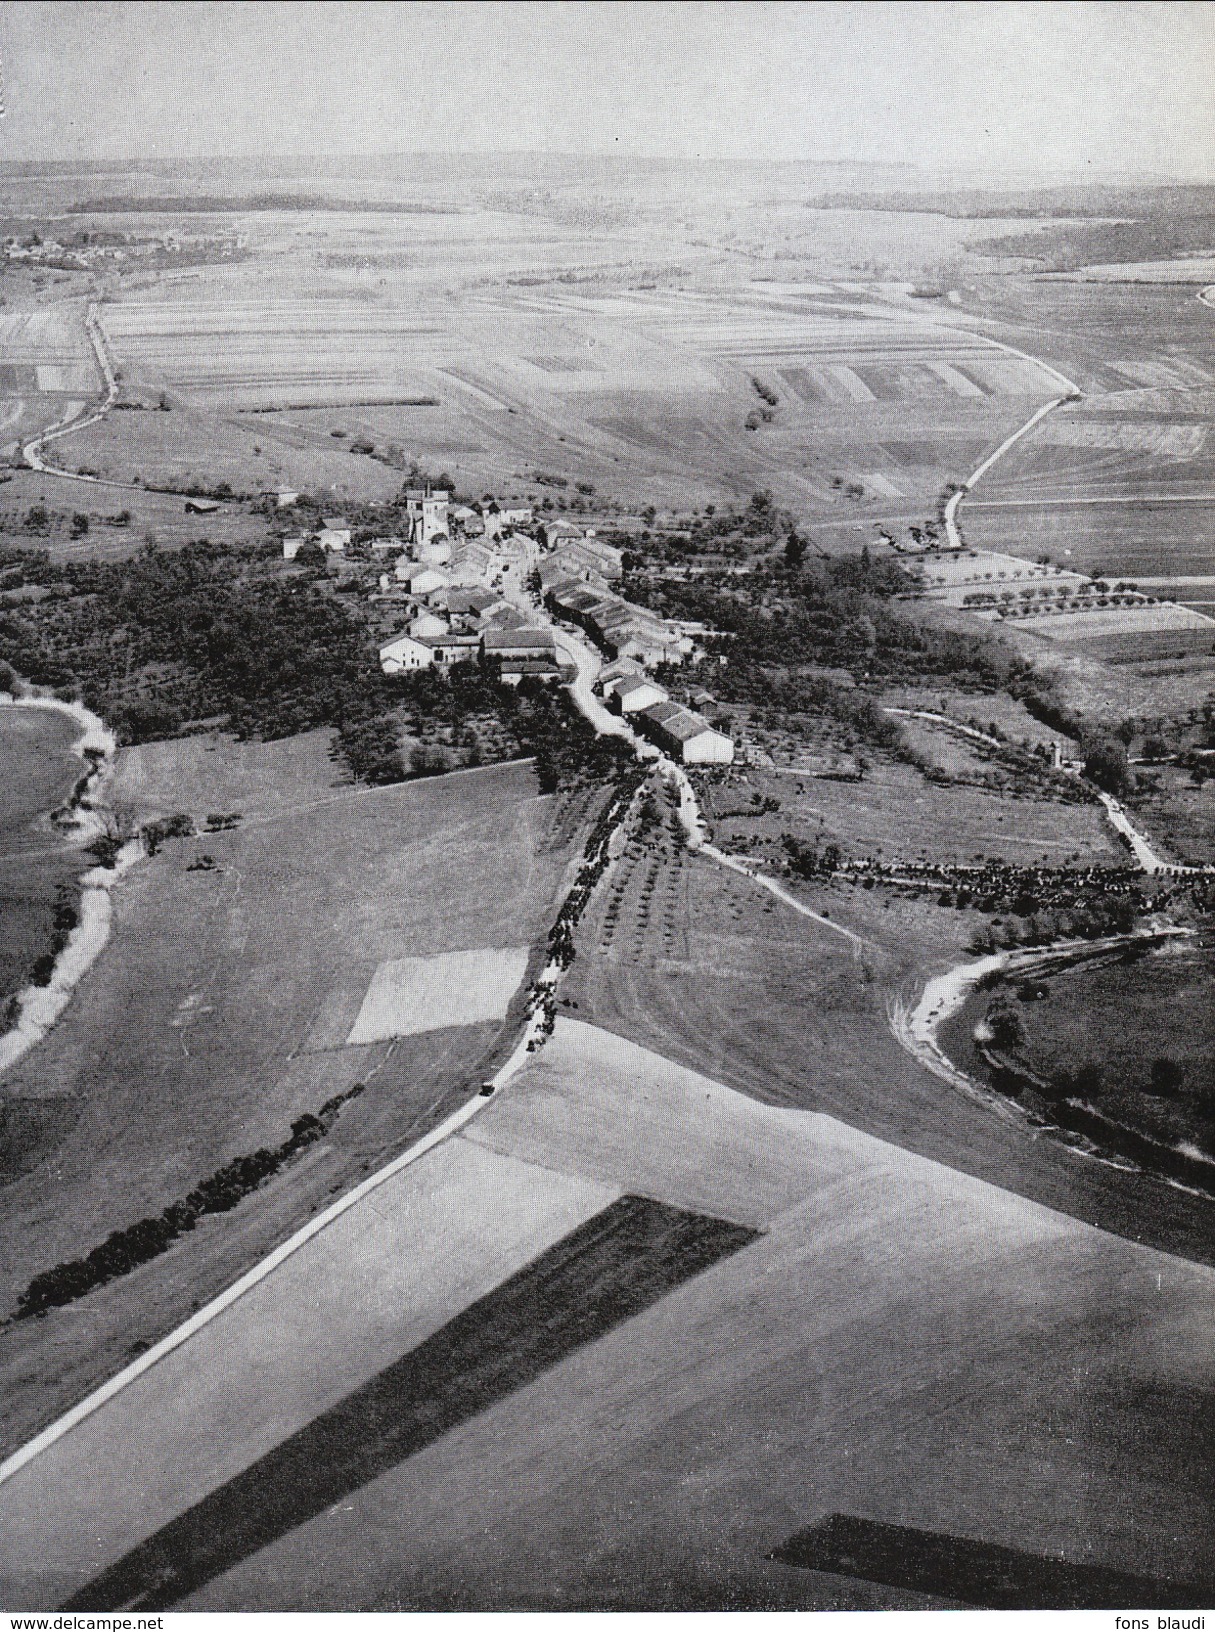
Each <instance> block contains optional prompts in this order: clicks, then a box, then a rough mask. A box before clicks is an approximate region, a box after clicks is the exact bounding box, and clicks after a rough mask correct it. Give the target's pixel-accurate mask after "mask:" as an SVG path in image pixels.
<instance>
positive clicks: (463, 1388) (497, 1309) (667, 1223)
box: [65, 1196, 756, 1610]
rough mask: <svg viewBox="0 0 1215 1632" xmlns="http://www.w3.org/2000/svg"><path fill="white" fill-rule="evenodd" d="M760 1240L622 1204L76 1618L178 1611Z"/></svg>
mask: <svg viewBox="0 0 1215 1632" xmlns="http://www.w3.org/2000/svg"><path fill="white" fill-rule="evenodd" d="M755 1237H756V1232H755V1231H754V1230H750V1229H747V1228H746V1227H745V1226H744V1225H740V1224H731V1223H729V1222H727V1221H726V1220H724V1219H717V1218H706V1217H704V1216H702V1215H698V1214H696V1213H687V1212H683V1211H681V1210H680V1209H678V1208H675V1207H669V1206H664V1205H663V1204H662V1203H661V1202H656V1201H648V1200H646V1199H645V1198H644V1197H641V1196H622V1197H621V1198H620V1200H618V1201H615V1202H613V1203H612V1204H611V1205H610V1206H608V1207H607V1208H605V1209H604V1211H603V1212H601V1213H599V1214H598V1215H597V1216H596V1217H594V1218H592V1219H589V1220H588V1221H587V1222H586V1223H585V1224H583V1225H581V1226H580V1227H579V1228H578V1229H576V1230H574V1231H573V1232H572V1233H571V1234H570V1235H568V1236H566V1237H565V1239H564V1240H562V1241H559V1242H558V1243H557V1244H556V1245H555V1246H553V1247H551V1248H550V1249H549V1250H548V1251H547V1252H545V1253H543V1254H542V1255H541V1256H540V1257H539V1258H537V1259H535V1260H534V1261H533V1262H532V1263H530V1264H528V1265H527V1267H526V1268H524V1269H522V1270H520V1271H519V1272H518V1273H517V1274H515V1275H513V1276H511V1277H510V1279H509V1280H507V1281H504V1282H503V1283H502V1285H501V1286H499V1287H497V1288H496V1289H495V1290H494V1291H493V1292H491V1293H490V1294H489V1295H488V1296H487V1297H484V1298H481V1299H479V1300H478V1302H476V1303H474V1304H472V1305H471V1306H470V1307H469V1308H468V1309H466V1310H465V1311H464V1312H463V1313H462V1314H460V1315H458V1316H457V1317H456V1318H455V1319H454V1320H452V1321H450V1322H449V1323H448V1324H447V1325H446V1326H444V1327H443V1328H442V1329H441V1330H440V1331H438V1332H436V1333H435V1334H434V1336H433V1337H431V1338H430V1339H428V1341H427V1342H425V1343H423V1344H422V1345H421V1346H420V1347H419V1348H417V1349H415V1350H413V1351H412V1352H411V1353H409V1354H406V1355H405V1356H404V1357H403V1358H402V1359H400V1360H398V1361H397V1362H396V1363H395V1364H394V1365H391V1366H388V1367H387V1368H386V1369H385V1370H384V1371H382V1372H380V1374H379V1375H378V1376H377V1377H374V1378H373V1379H372V1380H371V1381H370V1382H369V1383H366V1384H364V1386H363V1387H362V1388H360V1389H358V1390H356V1391H355V1392H354V1393H353V1394H351V1395H348V1396H347V1398H346V1399H344V1400H343V1401H342V1402H341V1403H340V1404H339V1405H337V1406H335V1407H333V1409H332V1410H330V1411H327V1412H326V1413H325V1414H324V1415H323V1416H320V1417H317V1418H316V1419H315V1420H314V1421H313V1422H311V1423H309V1424H308V1426H307V1427H306V1428H304V1429H301V1430H300V1432H299V1433H297V1434H294V1435H293V1436H292V1437H291V1438H290V1439H288V1440H286V1441H285V1442H284V1443H283V1444H282V1445H279V1446H278V1447H276V1449H275V1450H273V1451H271V1452H270V1453H269V1455H267V1456H265V1457H263V1458H262V1459H261V1460H260V1461H259V1462H255V1463H254V1464H253V1465H252V1466H251V1467H249V1468H247V1469H246V1470H245V1471H244V1472H243V1473H241V1474H239V1475H238V1476H237V1477H236V1478H235V1479H232V1480H230V1481H229V1482H228V1483H227V1484H225V1485H222V1486H221V1487H220V1488H219V1489H218V1490H216V1491H214V1492H213V1493H212V1494H211V1495H210V1496H208V1497H207V1498H206V1499H205V1500H204V1501H202V1502H200V1503H198V1504H197V1506H195V1507H192V1508H191V1509H190V1510H189V1511H188V1512H186V1513H184V1514H183V1515H182V1516H181V1517H180V1518H179V1519H176V1520H175V1521H174V1522H173V1523H172V1524H169V1525H167V1526H166V1527H165V1528H164V1529H163V1530H161V1531H159V1532H158V1533H157V1534H156V1535H154V1536H152V1537H150V1538H149V1539H148V1540H147V1541H146V1542H144V1543H143V1544H142V1545H141V1546H139V1547H137V1548H136V1549H135V1550H134V1551H133V1552H131V1553H129V1554H128V1555H127V1556H126V1557H125V1558H123V1559H121V1560H119V1562H118V1563H117V1564H115V1565H114V1566H113V1567H112V1568H111V1569H109V1570H106V1571H105V1572H104V1574H102V1575H101V1576H99V1577H98V1578H97V1579H96V1580H95V1581H93V1582H91V1583H90V1584H89V1585H88V1586H87V1587H86V1588H85V1589H84V1590H83V1591H82V1592H78V1593H76V1594H74V1595H73V1597H72V1598H70V1599H69V1600H68V1603H67V1605H66V1606H65V1607H67V1608H68V1609H73V1610H96V1609H103V1610H108V1609H118V1608H120V1607H126V1606H130V1607H133V1608H140V1609H160V1608H165V1607H167V1606H169V1605H170V1604H174V1603H177V1602H178V1601H179V1600H180V1599H181V1598H182V1597H184V1596H185V1595H186V1594H187V1593H189V1592H192V1591H194V1590H196V1589H197V1588H198V1587H200V1586H202V1585H204V1584H205V1583H206V1582H207V1581H209V1580H211V1579H212V1578H213V1577H214V1576H216V1575H219V1574H221V1573H222V1572H223V1571H225V1570H228V1569H230V1568H231V1567H232V1566H233V1565H234V1564H235V1563H237V1562H238V1561H239V1560H241V1559H243V1558H247V1557H248V1556H249V1555H250V1554H251V1553H254V1552H256V1551H258V1550H259V1549H261V1548H262V1547H265V1546H266V1545H268V1544H269V1543H270V1542H272V1541H275V1540H277V1539H278V1538H279V1537H280V1536H282V1535H285V1534H286V1533H287V1532H288V1531H290V1530H294V1529H295V1528H297V1527H298V1526H299V1525H301V1524H303V1523H305V1522H306V1521H307V1520H309V1519H311V1518H315V1517H316V1516H318V1515H319V1514H321V1513H323V1512H324V1511H325V1510H326V1508H328V1507H330V1506H331V1505H332V1504H333V1503H335V1502H338V1501H340V1500H341V1499H342V1498H343V1497H344V1496H348V1495H349V1494H350V1493H351V1492H352V1491H354V1490H357V1489H359V1487H360V1486H362V1485H365V1484H369V1483H370V1482H371V1481H372V1480H373V1479H375V1478H376V1477H378V1475H379V1474H381V1473H383V1472H385V1471H386V1470H387V1469H389V1468H392V1467H395V1466H396V1465H397V1464H398V1463H400V1462H402V1461H404V1460H405V1459H406V1458H407V1457H410V1456H414V1455H416V1454H417V1452H419V1451H421V1450H423V1449H424V1448H425V1447H426V1446H427V1445H429V1444H431V1443H433V1442H434V1441H435V1440H437V1439H439V1438H440V1437H441V1436H442V1435H443V1434H446V1433H448V1432H450V1431H451V1430H452V1429H453V1428H455V1427H457V1426H458V1425H459V1424H460V1423H461V1422H464V1421H467V1420H468V1418H469V1417H472V1416H475V1415H476V1414H477V1413H479V1412H481V1411H484V1410H487V1409H488V1408H489V1407H490V1406H492V1405H494V1404H495V1403H496V1402H497V1401H498V1400H500V1399H503V1398H504V1397H505V1396H506V1395H508V1394H511V1393H513V1392H514V1391H515V1390H516V1389H519V1388H523V1387H524V1386H525V1385H526V1384H528V1383H530V1382H531V1381H532V1380H533V1379H534V1378H535V1377H538V1376H539V1375H540V1374H541V1373H542V1372H543V1371H546V1370H547V1369H548V1368H549V1367H550V1366H553V1365H556V1364H557V1363H558V1362H559V1361H560V1360H562V1359H564V1358H565V1357H566V1356H567V1355H569V1354H571V1353H572V1352H573V1351H574V1350H575V1349H578V1348H580V1347H581V1346H582V1345H583V1344H586V1343H590V1342H593V1341H594V1340H595V1339H596V1338H597V1337H600V1336H602V1335H603V1334H604V1333H605V1332H607V1331H610V1330H611V1329H612V1328H613V1327H614V1326H616V1325H618V1324H620V1322H622V1321H625V1320H628V1319H630V1318H631V1317H632V1316H633V1315H636V1314H639V1313H640V1312H641V1311H642V1310H643V1309H646V1308H648V1307H649V1305H650V1304H652V1303H654V1302H656V1301H657V1300H658V1299H659V1298H661V1297H662V1296H663V1295H664V1294H665V1293H667V1292H668V1291H670V1290H671V1289H672V1288H673V1287H676V1286H679V1285H681V1284H682V1283H683V1282H684V1281H687V1280H690V1279H691V1278H692V1277H693V1276H694V1275H697V1274H699V1273H700V1271H701V1270H703V1269H707V1268H708V1267H709V1266H710V1265H711V1264H714V1263H716V1262H718V1260H720V1259H721V1258H723V1257H726V1256H728V1255H729V1254H731V1253H734V1252H737V1251H739V1250H740V1248H742V1247H745V1246H747V1245H748V1244H749V1243H750V1242H751V1241H753V1240H754V1239H755Z"/></svg>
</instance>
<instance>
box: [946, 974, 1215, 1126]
mask: <svg viewBox="0 0 1215 1632" xmlns="http://www.w3.org/2000/svg"><path fill="white" fill-rule="evenodd" d="M1211 974H1212V955H1211V949H1210V947H1201V946H1186V945H1181V944H1178V943H1174V944H1172V945H1166V946H1165V947H1163V948H1158V949H1156V950H1154V951H1153V952H1151V953H1148V954H1147V955H1145V956H1139V957H1133V958H1130V957H1128V958H1106V959H1097V960H1094V961H1093V962H1092V963H1091V964H1090V965H1088V966H1079V967H1076V968H1072V969H1064V970H1062V971H1060V972H1059V973H1057V974H1054V975H1047V976H1043V977H1038V976H1035V978H1034V980H1033V982H1032V989H1033V990H1034V991H1035V993H1036V994H1037V996H1036V999H1035V1000H1034V1001H1025V1002H1021V1003H1020V1004H1019V1005H1018V1012H1019V1013H1020V1014H1021V1015H1022V1016H1023V1025H1024V1039H1023V1041H1022V1042H1021V1043H1019V1044H1017V1045H1016V1047H1015V1048H1013V1049H1011V1050H1010V1052H1011V1053H1012V1056H1013V1058H1014V1059H1015V1060H1016V1061H1018V1062H1019V1063H1023V1064H1024V1065H1025V1066H1027V1067H1028V1069H1029V1070H1030V1072H1032V1073H1033V1074H1034V1075H1035V1076H1036V1077H1037V1078H1038V1079H1040V1080H1045V1081H1047V1082H1056V1083H1057V1082H1059V1081H1060V1080H1061V1079H1062V1077H1063V1075H1064V1073H1067V1074H1068V1075H1069V1076H1073V1077H1074V1076H1075V1075H1076V1074H1077V1073H1079V1072H1082V1071H1084V1070H1086V1069H1087V1070H1088V1071H1090V1072H1092V1071H1094V1070H1096V1071H1097V1073H1098V1079H1099V1080H1098V1083H1097V1085H1095V1086H1092V1085H1090V1086H1089V1087H1088V1088H1087V1089H1085V1090H1083V1091H1082V1092H1081V1093H1080V1097H1081V1098H1082V1099H1084V1100H1085V1101H1087V1102H1088V1103H1090V1104H1092V1105H1094V1106H1096V1107H1097V1108H1098V1110H1099V1111H1100V1112H1101V1113H1102V1114H1103V1115H1105V1116H1107V1117H1109V1118H1110V1119H1111V1120H1112V1121H1114V1122H1116V1123H1119V1124H1122V1125H1123V1126H1126V1127H1130V1128H1132V1129H1138V1130H1140V1131H1142V1132H1145V1133H1146V1134H1147V1135H1148V1136H1149V1137H1151V1138H1154V1139H1156V1140H1158V1141H1161V1142H1162V1143H1165V1144H1168V1145H1177V1144H1183V1143H1184V1144H1188V1145H1189V1147H1190V1148H1191V1150H1192V1149H1193V1148H1194V1146H1195V1143H1196V1142H1197V1143H1198V1145H1199V1148H1200V1149H1202V1148H1205V1149H1206V1150H1207V1153H1208V1155H1210V1154H1211V1151H1210V1139H1211V1120H1210V1118H1209V1116H1206V1115H1204V1114H1203V1113H1202V1104H1201V1099H1200V1096H1201V1095H1202V1094H1203V1093H1204V1092H1205V1091H1206V1090H1207V1088H1208V1087H1209V1085H1210V1082H1211V1072H1212V1065H1213V1063H1215V1060H1213V1053H1215V1047H1213V1039H1212V1035H1211V1025H1210V1018H1211ZM1018 990H1020V988H1018ZM991 1001H992V999H991V994H990V993H976V994H975V995H974V996H973V997H972V998H971V999H970V1000H969V1001H968V1002H967V1003H966V1004H965V1005H964V1006H963V1008H962V1009H961V1010H960V1011H959V1012H958V1014H957V1015H956V1016H955V1017H954V1018H953V1019H951V1021H950V1022H949V1024H948V1027H947V1028H945V1029H944V1030H943V1033H942V1040H943V1042H944V1043H945V1046H946V1047H947V1048H948V1049H949V1052H950V1054H951V1056H952V1057H953V1058H955V1059H957V1060H959V1061H960V1062H962V1063H963V1064H964V1065H967V1066H968V1068H970V1069H974V1068H975V1064H977V1065H978V1069H979V1070H980V1072H981V1071H982V1069H983V1067H982V1062H977V1061H976V1056H975V1050H974V1045H973V1040H972V1039H973V1034H974V1030H975V1027H976V1026H977V1025H978V1024H980V1022H981V1021H982V1018H983V1016H984V1015H985V1014H986V1011H987V1009H988V1007H989V1005H990V1003H991ZM1162 1015H1167V1016H1168V1024H1167V1026H1162V1024H1161V1016H1162ZM1162 1059H1163V1060H1167V1061H1168V1062H1169V1064H1170V1066H1172V1067H1173V1068H1174V1070H1175V1073H1176V1075H1175V1079H1174V1082H1173V1084H1172V1086H1171V1088H1170V1089H1169V1091H1168V1092H1167V1093H1161V1092H1159V1091H1158V1089H1157V1086H1156V1085H1155V1084H1154V1083H1153V1082H1152V1077H1151V1072H1152V1067H1153V1064H1154V1062H1157V1061H1160V1060H1162ZM971 1062H975V1064H972V1063H971ZM1059 1092H1060V1097H1062V1090H1059Z"/></svg>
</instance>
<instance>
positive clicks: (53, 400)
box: [0, 295, 101, 460]
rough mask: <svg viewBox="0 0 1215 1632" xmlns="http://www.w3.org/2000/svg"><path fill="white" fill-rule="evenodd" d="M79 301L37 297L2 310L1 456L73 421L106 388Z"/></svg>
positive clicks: (0, 348) (0, 320) (0, 326)
mask: <svg viewBox="0 0 1215 1632" xmlns="http://www.w3.org/2000/svg"><path fill="white" fill-rule="evenodd" d="M83 313H84V306H83V303H82V302H78V301H70V300H69V301H63V300H54V299H52V300H50V301H47V302H45V303H43V302H41V301H35V299H34V297H33V296H32V295H31V296H29V297H27V298H26V299H25V300H24V301H23V302H22V305H21V306H20V307H19V308H18V309H13V308H12V307H7V309H6V310H5V311H4V312H3V313H2V314H0V459H5V460H7V458H8V456H9V455H11V454H13V453H14V452H15V451H16V449H17V447H18V446H19V444H20V442H21V441H22V439H24V438H25V437H29V436H32V435H33V434H34V433H35V432H36V431H40V430H43V429H44V428H45V427H47V426H49V425H52V424H57V423H58V422H59V421H60V420H64V419H70V418H71V417H72V416H73V415H74V414H76V413H78V412H79V410H80V408H81V407H82V406H83V404H84V403H85V402H86V401H88V400H89V399H90V398H91V397H94V396H96V395H97V394H98V393H99V392H100V390H101V381H100V377H99V374H98V369H97V364H96V361H95V360H94V357H93V349H92V347H91V346H90V344H89V342H88V339H87V338H86V336H85V332H84V322H83Z"/></svg>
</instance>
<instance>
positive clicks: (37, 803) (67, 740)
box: [0, 707, 88, 1178]
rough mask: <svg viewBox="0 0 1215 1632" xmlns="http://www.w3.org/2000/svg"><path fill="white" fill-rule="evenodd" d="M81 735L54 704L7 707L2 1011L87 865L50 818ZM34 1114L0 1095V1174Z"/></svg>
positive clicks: (0, 847) (3, 717)
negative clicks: (59, 903) (62, 898)
mask: <svg viewBox="0 0 1215 1632" xmlns="http://www.w3.org/2000/svg"><path fill="white" fill-rule="evenodd" d="M79 735H80V731H79V729H78V727H77V726H76V725H75V724H74V723H73V722H72V721H71V720H69V719H67V718H66V716H64V715H62V714H58V713H54V712H52V711H51V710H50V709H33V708H6V707H0V764H2V765H3V767H4V778H3V781H2V782H0V1014H2V1013H3V1012H4V1008H5V1007H6V1003H7V999H8V997H9V996H10V995H11V994H12V993H13V992H14V991H16V990H17V989H18V988H19V987H20V986H22V985H24V983H25V980H26V977H27V976H28V974H29V971H30V966H31V965H32V964H33V962H34V960H35V959H36V958H38V957H41V956H42V955H43V953H44V952H45V951H46V949H47V946H48V944H49V942H50V939H51V935H52V933H53V930H54V912H55V903H56V898H57V895H58V893H59V891H60V890H61V889H68V888H71V887H72V886H73V885H74V881H75V879H76V877H77V876H78V875H79V874H80V873H81V872H82V871H83V870H84V867H85V866H87V865H88V863H87V862H86V861H82V858H81V856H80V852H79V851H78V850H74V849H72V848H71V847H70V846H68V845H66V844H65V843H64V842H63V840H62V839H61V838H59V837H58V835H57V834H55V832H54V831H53V829H52V828H51V827H50V826H49V824H47V823H46V820H45V818H46V816H47V814H48V813H49V812H50V811H52V810H54V809H55V808H56V806H58V805H59V804H60V803H61V802H62V801H63V800H64V799H65V798H66V797H67V795H68V794H69V793H70V792H71V789H72V786H73V784H74V783H75V782H76V780H77V778H78V777H79V776H80V775H81V773H82V770H83V764H82V761H81V760H79V759H77V757H76V756H75V754H73V753H72V751H71V749H72V744H73V743H74V742H75V741H76V739H77V738H78V737H79ZM31 1118H32V1119H33V1120H34V1121H35V1122H36V1121H37V1120H38V1119H39V1113H38V1110H37V1108H36V1107H31V1108H29V1109H28V1110H27V1109H26V1108H24V1107H14V1106H11V1105H10V1106H8V1107H5V1105H4V1103H3V1101H2V1100H0V1178H2V1177H3V1176H4V1175H6V1174H8V1173H9V1172H11V1171H12V1170H13V1167H14V1165H16V1164H17V1163H19V1160H20V1151H19V1146H20V1145H21V1143H22V1142H23V1141H24V1138H25V1137H27V1136H28V1132H29V1129H28V1126H27V1124H28V1122H29V1120H30V1119H31ZM18 1124H19V1125H18Z"/></svg>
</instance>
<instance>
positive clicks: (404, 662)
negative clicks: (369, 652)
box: [380, 635, 434, 674]
mask: <svg viewBox="0 0 1215 1632" xmlns="http://www.w3.org/2000/svg"><path fill="white" fill-rule="evenodd" d="M433 662H434V652H433V651H432V650H431V648H430V647H429V646H427V645H426V644H425V642H423V641H421V640H418V639H416V638H415V637H414V636H413V635H398V636H397V637H396V639H395V640H390V641H389V642H388V644H387V645H386V646H381V647H380V667H381V668H382V669H383V671H384V673H385V674H400V673H402V671H404V670H406V669H428V668H429V667H430V665H431V664H432V663H433Z"/></svg>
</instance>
